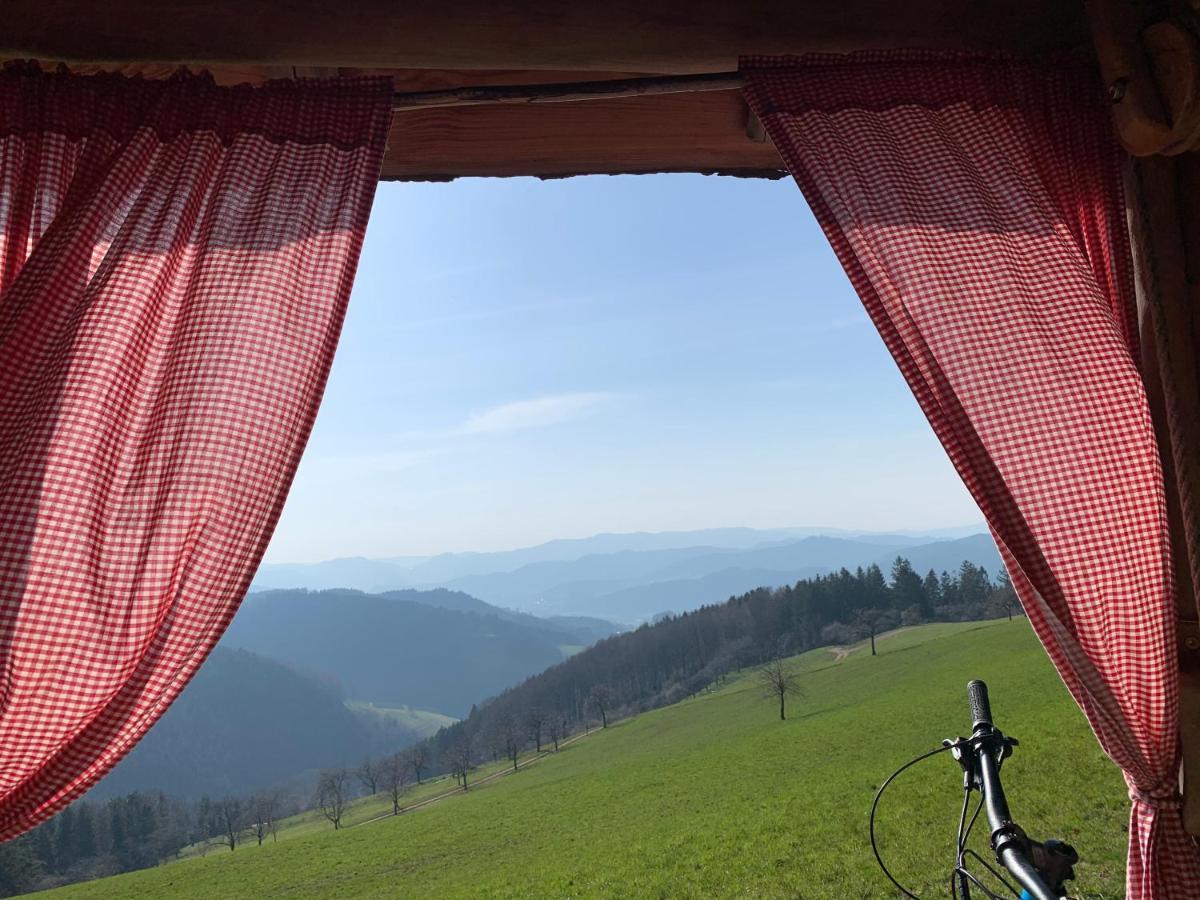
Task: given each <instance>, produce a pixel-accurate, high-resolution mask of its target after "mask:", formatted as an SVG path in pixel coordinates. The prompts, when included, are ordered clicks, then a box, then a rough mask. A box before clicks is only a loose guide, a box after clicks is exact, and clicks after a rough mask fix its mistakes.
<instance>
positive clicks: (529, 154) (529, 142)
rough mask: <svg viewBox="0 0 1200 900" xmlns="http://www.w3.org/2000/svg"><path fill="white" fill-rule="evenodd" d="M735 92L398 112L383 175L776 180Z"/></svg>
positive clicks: (771, 159) (779, 172) (778, 171)
mask: <svg viewBox="0 0 1200 900" xmlns="http://www.w3.org/2000/svg"><path fill="white" fill-rule="evenodd" d="M747 114H748V111H747V109H746V104H745V102H744V101H743V100H742V98H741V95H740V93H739V92H737V91H722V92H713V93H700V94H664V95H659V96H653V97H634V98H625V99H617V100H589V101H587V102H583V103H556V104H550V105H545V106H530V105H521V106H503V107H499V106H469V107H463V108H434V109H419V110H413V111H412V112H406V113H403V114H400V115H396V116H394V117H393V119H392V130H391V133H390V134H389V136H388V151H387V156H386V157H385V159H384V163H383V173H382V177H383V178H384V179H385V180H442V179H448V178H457V177H461V176H472V175H483V176H510V175H535V176H539V177H548V178H555V177H562V176H567V175H579V174H598V175H604V174H640V173H649V172H704V173H722V174H729V175H741V176H745V177H768V178H780V177H782V176H783V175H785V174H786V173H785V170H784V165H783V161H782V160H781V159H780V158H779V154H778V153H777V152H776V151H775V148H774V146H773V145H772V144H771V143H770V142H757V141H754V140H752V139H751V138H749V137H747V135H746V117H747Z"/></svg>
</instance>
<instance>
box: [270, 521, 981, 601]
mask: <svg viewBox="0 0 1200 900" xmlns="http://www.w3.org/2000/svg"><path fill="white" fill-rule="evenodd" d="M985 530H986V529H985V527H984V526H983V525H982V524H978V525H968V526H962V527H957V528H944V529H935V530H932V531H914V532H889V533H886V534H883V533H881V534H875V533H872V532H868V531H850V530H845V529H838V528H828V527H820V526H797V527H794V528H763V529H760V528H708V529H700V530H696V531H664V532H630V533H625V534H610V533H604V534H596V535H592V536H591V537H586V538H560V539H557V540H552V541H547V542H545V543H543V544H538V545H536V546H533V547H522V548H518V549H516V550H502V551H497V552H491V553H442V554H439V555H437V556H395V557H384V558H377V559H373V558H367V557H344V558H340V559H330V560H326V561H324V562H317V563H267V564H265V565H263V566H262V567H260V569H259V571H258V573H257V575H256V576H255V579H254V584H253V586H252V588H251V589H252V590H270V589H273V588H301V587H303V588H308V589H310V590H323V589H325V588H336V587H342V588H351V589H354V590H360V591H368V592H380V591H386V590H395V589H398V588H411V587H435V586H438V585H442V584H445V583H447V582H450V581H453V580H454V579H457V578H464V577H467V576H470V575H488V574H494V573H497V572H511V571H514V570H516V569H519V568H521V567H522V566H526V565H529V564H531V563H539V562H570V561H573V560H577V559H581V558H583V557H585V556H593V555H597V554H607V553H619V552H622V551H649V550H677V549H684V548H688V547H699V546H708V547H715V548H722V549H733V550H744V549H749V548H751V547H756V546H761V545H765V544H770V543H788V542H792V541H796V540H799V539H801V538H806V537H814V536H825V537H839V538H845V539H847V540H858V539H864V538H866V539H869V540H871V541H872V542H874V543H881V544H904V545H907V544H911V543H921V542H929V541H934V540H945V539H950V538H959V537H966V536H968V535H971V534H976V533H980V532H983V531H985Z"/></svg>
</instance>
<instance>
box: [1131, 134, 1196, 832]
mask: <svg viewBox="0 0 1200 900" xmlns="http://www.w3.org/2000/svg"><path fill="white" fill-rule="evenodd" d="M1198 192H1200V157H1198V156H1197V155H1196V154H1194V153H1188V154H1184V155H1182V156H1178V157H1175V158H1167V157H1162V156H1156V157H1150V158H1147V159H1139V160H1134V161H1133V162H1132V163H1131V168H1130V177H1129V179H1128V188H1127V194H1128V197H1129V200H1130V232H1131V235H1132V238H1133V245H1134V261H1135V265H1136V272H1137V301H1138V318H1139V321H1140V325H1141V336H1142V367H1143V371H1144V375H1145V381H1146V394H1147V398H1148V400H1149V403H1150V413H1151V417H1152V419H1153V421H1154V427H1155V432H1156V434H1157V436H1158V442H1159V449H1160V454H1161V456H1162V460H1163V471H1164V476H1165V490H1166V495H1167V517H1168V525H1169V527H1170V532H1171V549H1172V555H1173V557H1174V564H1175V587H1176V595H1175V608H1176V616H1177V646H1178V651H1179V669H1180V685H1179V721H1180V730H1181V734H1182V744H1183V771H1182V782H1183V796H1184V804H1183V819H1184V825H1185V827H1186V828H1187V829H1188V831H1190V832H1191V833H1192V834H1200V612H1198V609H1197V595H1196V585H1197V584H1200V197H1198V196H1197V193H1198Z"/></svg>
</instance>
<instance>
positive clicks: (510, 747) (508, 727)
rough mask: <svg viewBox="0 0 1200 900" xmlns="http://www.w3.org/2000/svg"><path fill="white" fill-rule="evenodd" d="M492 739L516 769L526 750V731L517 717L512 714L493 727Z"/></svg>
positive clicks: (503, 717) (502, 718)
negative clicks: (523, 751) (522, 752)
mask: <svg viewBox="0 0 1200 900" xmlns="http://www.w3.org/2000/svg"><path fill="white" fill-rule="evenodd" d="M492 737H493V739H494V740H495V746H496V748H497V749H498V750H499V751H500V752H501V753H503V754H504V755H505V756H507V757H508V758H509V759H510V760H511V761H512V765H513V769H516V768H517V760H518V759H519V758H520V756H521V751H522V750H524V749H525V730H524V728H522V727H521V723H520V722H519V721H518V720H517V717H516V716H514V715H512V714H511V713H509V714H508V715H505V716H502V717H501V718H500V719H499V720H498V721H497V722H496V724H495V726H494V727H493V731H492Z"/></svg>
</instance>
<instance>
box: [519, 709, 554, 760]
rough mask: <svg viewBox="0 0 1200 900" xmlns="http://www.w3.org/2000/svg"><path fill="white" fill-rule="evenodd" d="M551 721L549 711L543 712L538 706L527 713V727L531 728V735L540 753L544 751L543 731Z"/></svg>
mask: <svg viewBox="0 0 1200 900" xmlns="http://www.w3.org/2000/svg"><path fill="white" fill-rule="evenodd" d="M549 721H550V715H549V713H546V712H543V711H542V710H540V709H538V708H537V707H536V706H535V707H533V709H531V710H529V712H527V713H526V714H525V727H526V728H528V729H529V736H530V737H531V738H533V743H534V746H535V747H537V752H538V753H541V752H542V733H543V732H544V731H545V730H546V725H547V724H548V723H549Z"/></svg>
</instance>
